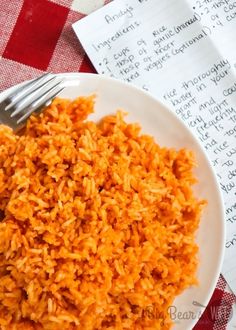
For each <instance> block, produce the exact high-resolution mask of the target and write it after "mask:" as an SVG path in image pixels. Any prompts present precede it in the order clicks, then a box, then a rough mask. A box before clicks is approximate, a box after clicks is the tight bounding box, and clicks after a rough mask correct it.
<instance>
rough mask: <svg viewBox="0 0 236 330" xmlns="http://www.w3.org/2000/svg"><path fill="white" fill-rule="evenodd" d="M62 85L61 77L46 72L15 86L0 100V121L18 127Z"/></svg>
mask: <svg viewBox="0 0 236 330" xmlns="http://www.w3.org/2000/svg"><path fill="white" fill-rule="evenodd" d="M62 85H63V80H62V79H59V78H58V77H57V76H53V75H52V74H50V73H46V74H44V75H42V76H40V77H38V78H36V79H34V80H32V81H30V82H28V83H26V84H24V85H23V86H21V87H19V88H17V89H16V90H14V91H13V92H11V93H10V94H9V95H8V96H7V97H6V98H5V99H4V100H2V101H1V102H0V123H2V124H5V125H8V126H10V127H11V128H13V130H18V129H20V128H21V127H22V126H24V124H25V122H26V120H27V118H28V117H29V116H30V115H31V114H32V113H33V112H39V111H40V110H41V109H42V107H43V106H44V105H47V104H49V101H51V100H52V99H53V98H54V97H55V96H56V95H58V94H59V93H60V92H61V91H62V90H63V89H64V87H63V86H62Z"/></svg>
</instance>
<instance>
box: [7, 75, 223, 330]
mask: <svg viewBox="0 0 236 330" xmlns="http://www.w3.org/2000/svg"><path fill="white" fill-rule="evenodd" d="M60 76H62V77H64V78H65V79H66V84H67V87H66V89H65V90H64V91H63V92H62V93H61V94H60V95H61V96H63V97H69V98H75V97H77V96H79V95H90V94H92V93H96V94H97V102H96V112H95V114H94V115H92V116H91V118H93V119H95V120H96V119H98V118H101V117H102V116H104V115H106V114H110V113H112V112H113V113H114V112H115V110H117V109H118V108H123V109H124V110H126V111H128V112H129V115H128V117H127V120H128V121H135V122H139V123H140V124H141V126H142V128H143V132H145V133H147V134H150V135H153V136H154V137H155V138H156V141H157V142H158V143H159V144H161V145H163V146H169V147H175V148H182V147H185V148H190V149H191V150H193V151H194V152H195V154H196V157H197V162H198V168H197V170H196V176H197V177H198V180H199V184H198V185H197V186H196V193H197V194H198V196H199V197H203V198H206V199H207V201H208V205H207V207H206V209H205V210H204V214H203V217H202V219H201V223H200V227H199V230H198V232H197V237H196V240H197V243H198V245H199V258H200V261H199V267H198V274H197V277H198V280H199V286H197V287H192V288H189V289H187V290H185V292H184V293H182V294H181V295H180V296H179V297H177V298H176V300H175V302H174V304H173V308H172V314H171V316H172V318H173V321H174V322H175V325H174V327H173V329H174V330H180V329H181V330H187V329H192V328H193V326H194V325H195V324H196V323H197V321H198V319H199V317H200V315H201V314H202V313H203V311H204V306H206V305H207V303H208V302H209V300H210V298H211V295H212V293H213V291H214V289H215V287H216V283H217V280H218V278H219V275H220V270H221V265H222V260H223V252H224V245H225V220H224V209H223V201H222V197H221V193H220V190H219V187H218V184H217V180H216V176H215V174H214V172H213V169H212V167H211V164H210V162H209V160H208V158H207V156H206V153H205V151H204V150H203V148H202V147H201V146H200V145H199V142H198V141H197V140H196V138H195V137H194V136H193V135H192V133H191V132H190V130H189V129H188V128H187V127H186V126H185V125H184V124H183V123H182V122H181V121H180V120H179V119H178V118H177V117H176V115H175V114H174V113H172V112H171V111H170V110H169V109H167V108H166V107H165V106H164V105H163V104H161V103H160V102H159V101H157V100H156V99H155V98H153V97H151V96H150V95H149V94H147V93H145V92H144V91H142V90H140V89H138V88H136V87H134V86H132V85H130V84H126V83H124V82H121V81H118V80H114V79H111V78H106V77H104V76H100V75H94V74H84V73H65V74H61V75H60ZM10 90H11V89H10ZM10 90H7V91H4V92H3V93H2V94H1V95H0V98H2V97H4V96H5V95H7V93H8V92H9V91H10ZM177 313H179V314H177ZM183 313H184V314H183ZM183 318H185V319H183ZM206 326H207V325H206Z"/></svg>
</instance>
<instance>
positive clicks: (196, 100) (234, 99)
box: [73, 0, 236, 293]
mask: <svg viewBox="0 0 236 330" xmlns="http://www.w3.org/2000/svg"><path fill="white" fill-rule="evenodd" d="M73 28H74V31H75V33H76V34H77V36H78V38H79V40H80V42H81V44H82V45H83V47H84V49H85V51H86V53H87V54H88V56H89V58H90V59H91V61H92V63H93V65H94V67H95V68H96V70H97V72H98V73H100V74H105V75H109V76H111V77H115V78H119V79H122V80H124V81H127V82H130V83H133V84H135V85H137V86H139V87H141V88H143V89H144V90H146V91H148V92H150V93H151V94H152V95H154V96H156V97H157V98H158V99H160V100H162V101H163V102H164V103H165V104H167V105H168V106H169V107H170V108H171V109H172V110H173V111H174V112H175V113H176V114H177V115H178V116H179V117H180V118H181V119H182V120H183V121H184V122H185V123H186V124H187V125H188V126H189V127H190V128H191V130H192V131H193V132H194V134H195V135H196V136H197V137H198V139H199V140H200V141H201V143H202V145H203V146H204V147H205V149H206V151H207V153H208V155H209V157H210V159H211V161H212V164H213V166H214V168H215V171H216V173H217V176H218V180H219V184H220V187H221V189H222V192H223V197H224V201H225V210H226V223H227V238H226V246H225V251H226V252H225V259H224V263H223V269H222V273H223V275H224V277H225V279H226V280H227V282H228V284H229V285H230V287H231V289H232V290H233V292H234V293H236V32H235V31H236V2H235V1H230V0H199V1H194V0H178V1H176V0H165V1H162V0H129V1H125V0H115V1H113V2H111V3H109V4H108V5H106V6H105V7H103V8H101V9H99V10H97V11H96V12H94V13H92V14H91V15H89V16H87V17H85V18H83V19H82V20H80V21H78V22H76V23H75V24H74V25H73Z"/></svg>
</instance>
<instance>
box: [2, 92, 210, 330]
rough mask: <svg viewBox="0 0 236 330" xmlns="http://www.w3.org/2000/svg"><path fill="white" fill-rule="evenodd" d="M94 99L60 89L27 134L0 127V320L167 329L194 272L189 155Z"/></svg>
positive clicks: (32, 325) (14, 324)
mask: <svg viewBox="0 0 236 330" xmlns="http://www.w3.org/2000/svg"><path fill="white" fill-rule="evenodd" d="M93 109H94V97H93V96H91V97H79V98H78V99H76V100H75V101H73V102H71V101H69V100H65V99H56V100H54V101H53V103H52V104H51V105H50V106H49V107H47V108H46V109H45V111H44V112H43V113H42V114H41V115H40V116H38V117H33V116H32V117H31V119H30V120H29V121H28V124H27V127H26V129H25V131H24V132H23V133H22V134H21V135H16V134H14V133H13V132H12V130H11V129H10V128H7V127H4V126H0V210H2V211H3V212H4V218H3V220H2V221H1V222H0V326H1V329H2V330H10V329H17V330H18V329H19V330H20V329H24V330H28V329H32V330H34V329H46V330H55V329H63V330H66V329H71V330H72V329H78V330H80V329H81V330H82V329H83V330H87V329H88V330H89V329H91V330H93V329H94V330H95V329H97V330H98V329H135V330H141V329H162V330H163V329H169V328H170V327H171V320H170V318H169V316H168V306H170V305H171V304H172V303H173V300H174V298H175V297H176V296H177V295H178V294H180V293H181V292H182V291H183V290H184V289H186V288H188V287H189V286H191V285H193V284H196V282H197V281H196V277H195V272H196V268H197V264H198V261H197V251H198V247H197V245H196V243H195V238H194V234H195V231H196V229H197V228H198V224H199V219H200V215H201V210H202V206H203V204H204V202H203V201H201V200H197V199H196V198H195V196H194V194H193V192H192V185H193V184H194V183H195V182H196V180H195V177H194V176H193V172H192V170H193V167H194V165H195V164H194V157H193V154H192V153H191V152H190V151H188V150H185V149H182V150H179V151H176V150H174V149H168V148H165V147H164V148H163V147H160V146H159V145H158V144H156V143H155V141H154V139H153V138H152V137H151V136H148V135H141V134H140V127H139V126H138V125H137V124H127V123H126V122H125V121H124V114H123V113H122V112H120V111H118V112H117V113H116V115H114V116H107V117H105V118H103V119H102V121H101V122H100V123H98V124H96V123H94V122H91V121H88V120H87V116H88V115H89V114H90V113H92V112H93Z"/></svg>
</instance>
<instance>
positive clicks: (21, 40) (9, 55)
mask: <svg viewBox="0 0 236 330" xmlns="http://www.w3.org/2000/svg"><path fill="white" fill-rule="evenodd" d="M108 2H109V0H107V1H105V0H1V1H0V77H1V79H0V91H2V90H4V89H6V88H8V87H10V86H13V85H15V84H17V83H19V82H22V81H24V80H27V79H32V78H35V77H37V76H39V75H40V74H42V73H43V72H53V73H60V72H92V73H95V70H94V68H93V66H92V64H91V63H90V61H89V59H88V58H87V56H86V55H85V53H84V51H83V49H82V47H81V45H80V44H79V41H78V40H77V38H76V36H75V34H74V32H73V30H72V28H71V25H72V24H73V23H74V22H76V21H77V20H79V19H81V18H83V17H84V16H86V15H88V14H89V13H91V12H92V11H94V10H96V9H98V8H99V7H101V6H103V5H105V4H106V3H108ZM235 302H236V297H235V296H234V295H233V294H232V293H231V292H230V289H229V288H228V286H227V284H226V282H225V280H224V278H223V277H222V276H220V278H219V281H218V283H217V287H216V289H215V291H214V293H213V296H212V297H211V300H210V302H209V304H208V306H207V308H206V310H205V311H204V313H203V315H202V316H201V318H200V319H199V321H198V323H197V325H196V326H195V327H194V330H211V329H212V330H225V329H236V308H235V306H236V305H235ZM215 307H218V314H216V315H215V317H209V315H211V310H212V309H213V308H215ZM225 310H226V311H227V313H226V314H225ZM222 315H224V317H222ZM225 315H226V316H225ZM183 330H184V329H183Z"/></svg>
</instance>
